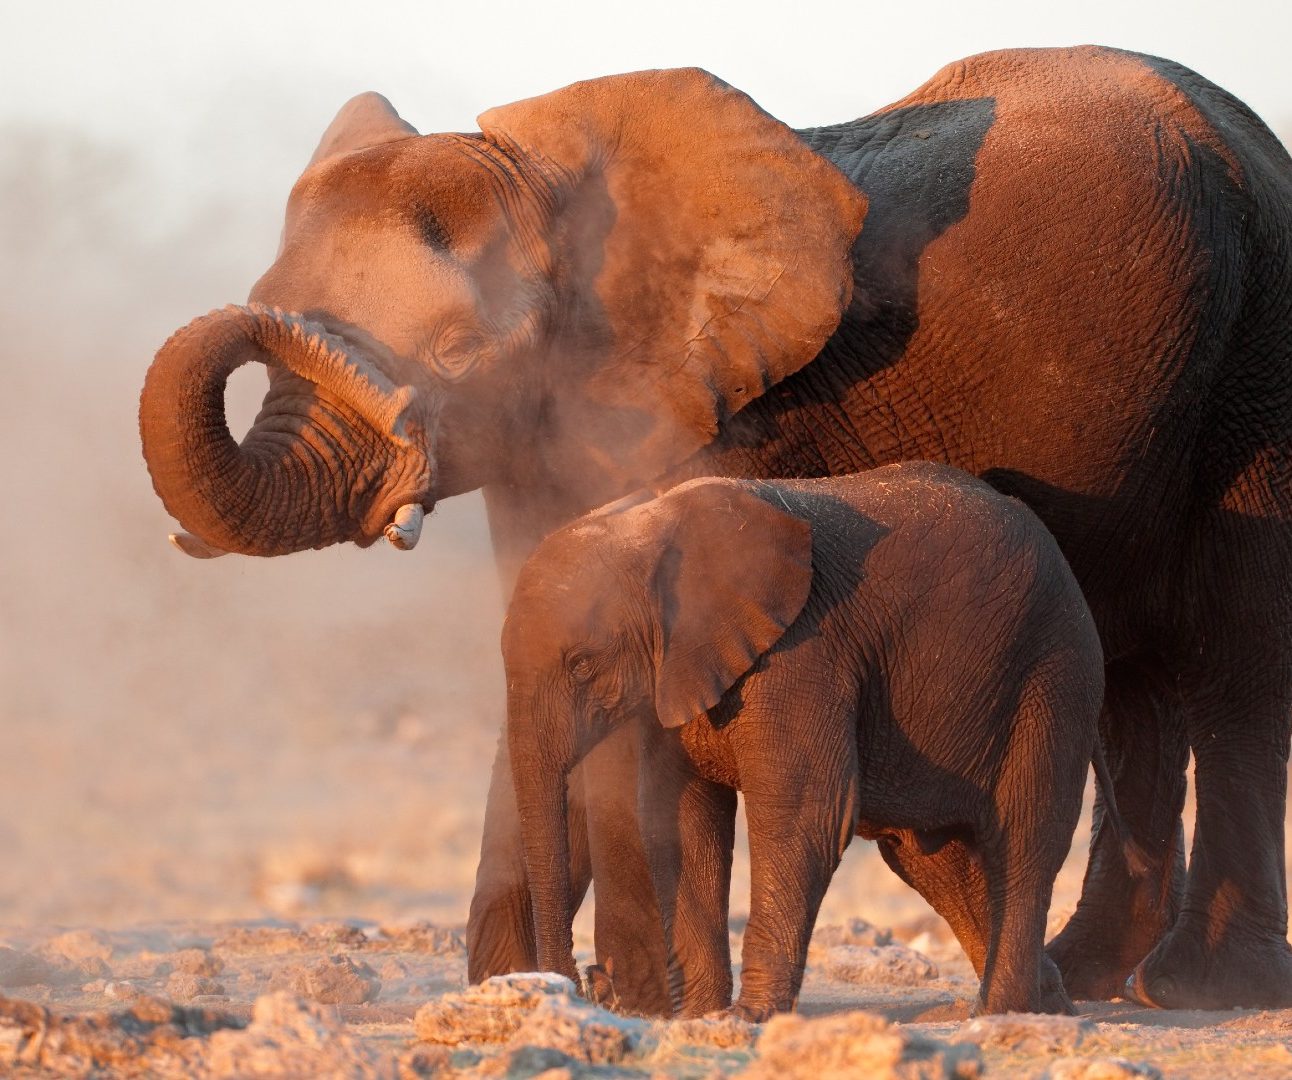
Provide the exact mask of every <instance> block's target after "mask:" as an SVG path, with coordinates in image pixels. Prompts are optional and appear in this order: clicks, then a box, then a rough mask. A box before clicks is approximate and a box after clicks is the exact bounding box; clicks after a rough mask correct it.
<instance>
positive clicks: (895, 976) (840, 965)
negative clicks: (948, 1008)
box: [816, 945, 938, 986]
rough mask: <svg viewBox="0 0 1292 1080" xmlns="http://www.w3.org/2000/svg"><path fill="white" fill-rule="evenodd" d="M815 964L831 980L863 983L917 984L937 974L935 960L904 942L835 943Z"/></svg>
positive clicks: (874, 984)
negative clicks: (884, 943) (890, 943)
mask: <svg viewBox="0 0 1292 1080" xmlns="http://www.w3.org/2000/svg"><path fill="white" fill-rule="evenodd" d="M816 966H817V967H818V968H819V969H820V970H821V971H822V972H823V973H824V974H826V975H828V976H829V977H830V978H832V979H838V980H839V981H840V982H850V983H859V984H861V985H864V986H917V985H919V984H920V983H924V982H928V980H929V979H936V978H937V977H938V968H937V965H936V964H934V963H933V961H932V960H930V959H929V958H928V957H927V956H924V955H923V954H922V953H917V952H915V951H914V950H913V949H908V948H906V947H905V946H903V945H870V946H866V945H836V946H834V947H833V948H829V949H826V950H825V951H824V952H823V953H822V954H821V955H820V957H819V958H818V959H817V962H816Z"/></svg>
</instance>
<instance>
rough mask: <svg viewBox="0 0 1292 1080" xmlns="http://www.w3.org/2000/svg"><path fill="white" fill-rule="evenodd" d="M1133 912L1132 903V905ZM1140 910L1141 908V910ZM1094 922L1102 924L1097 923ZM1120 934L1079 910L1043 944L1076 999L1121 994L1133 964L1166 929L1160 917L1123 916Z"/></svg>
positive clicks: (1101, 999) (1100, 998) (1117, 995)
mask: <svg viewBox="0 0 1292 1080" xmlns="http://www.w3.org/2000/svg"><path fill="white" fill-rule="evenodd" d="M1131 910H1132V912H1134V910H1135V908H1134V906H1131ZM1141 910H1142V909H1141ZM1096 921H1099V922H1102V923H1103V925H1099V926H1096V925H1095V923H1096ZM1119 925H1120V933H1119V932H1116V931H1113V930H1110V928H1109V925H1108V922H1107V921H1106V920H1095V919H1092V918H1090V917H1089V916H1088V915H1087V914H1086V912H1084V911H1081V910H1078V911H1077V913H1076V914H1075V915H1073V916H1072V918H1071V919H1069V920H1068V924H1067V926H1065V927H1064V928H1063V929H1062V930H1061V931H1060V932H1059V933H1058V934H1057V935H1056V936H1055V938H1054V939H1053V940H1052V941H1051V942H1050V943H1049V944H1048V945H1047V946H1046V947H1045V951H1046V954H1047V955H1048V957H1049V959H1050V960H1052V961H1053V962H1054V964H1055V966H1057V968H1058V971H1059V975H1060V976H1061V977H1062V982H1063V986H1064V989H1066V990H1067V992H1068V994H1069V995H1070V996H1071V997H1072V998H1073V999H1074V1000H1076V1001H1112V1000H1113V999H1114V998H1118V997H1121V996H1122V995H1123V992H1124V988H1125V986H1126V979H1127V978H1128V977H1129V975H1130V973H1131V971H1132V970H1134V968H1135V965H1136V964H1137V963H1139V961H1140V960H1142V959H1143V958H1144V957H1145V956H1146V955H1147V954H1148V953H1149V951H1150V950H1151V949H1152V948H1153V946H1154V945H1155V944H1156V943H1157V942H1158V941H1159V939H1160V938H1161V936H1162V934H1163V933H1164V932H1165V930H1166V925H1165V924H1164V920H1163V919H1161V917H1157V918H1145V917H1141V918H1139V919H1135V918H1133V917H1124V918H1123V919H1122V920H1121V921H1120V924H1119Z"/></svg>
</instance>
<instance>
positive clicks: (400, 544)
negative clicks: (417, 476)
mask: <svg viewBox="0 0 1292 1080" xmlns="http://www.w3.org/2000/svg"><path fill="white" fill-rule="evenodd" d="M425 517H426V511H425V510H423V509H422V507H421V504H419V503H405V504H404V505H403V506H401V507H400V508H399V511H398V513H396V514H395V520H394V521H392V522H391V523H390V524H389V525H387V526H386V539H387V540H389V541H390V542H391V543H392V544H394V545H395V547H397V548H399V550H400V551H412V550H413V548H415V547H416V546H417V541H418V540H419V539H421V536H422V521H423V520H424V519H425Z"/></svg>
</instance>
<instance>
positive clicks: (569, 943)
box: [507, 711, 579, 984]
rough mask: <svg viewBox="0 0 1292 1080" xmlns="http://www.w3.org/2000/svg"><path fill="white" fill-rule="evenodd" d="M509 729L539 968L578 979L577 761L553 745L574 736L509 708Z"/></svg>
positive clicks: (564, 744)
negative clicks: (572, 793) (549, 731)
mask: <svg viewBox="0 0 1292 1080" xmlns="http://www.w3.org/2000/svg"><path fill="white" fill-rule="evenodd" d="M507 731H508V736H507V737H508V740H509V748H510V751H511V761H512V777H513V781H514V783H515V785H516V805H517V809H518V810H519V812H520V827H521V838H522V841H523V843H524V847H525V870H526V874H527V876H528V878H529V889H530V895H531V897H532V899H533V905H534V912H533V914H534V941H535V945H536V947H537V955H538V967H539V970H540V971H555V972H557V973H558V974H561V975H565V976H566V977H567V978H569V979H572V980H573V981H574V982H575V983H576V984H577V983H578V981H579V976H578V968H577V967H576V966H575V963H574V938H573V924H574V895H573V892H574V890H573V886H572V884H571V880H570V843H569V808H568V803H567V796H566V783H567V778H568V776H569V772H570V769H571V767H572V765H573V760H572V755H571V754H567V753H562V752H561V751H559V750H556V749H555V747H565V746H568V745H569V743H570V741H571V740H570V739H569V738H568V737H567V738H557V739H555V740H548V739H547V738H545V737H544V734H543V733H541V732H539V731H538V730H537V725H536V724H535V723H534V721H533V718H532V716H530V715H517V714H516V713H514V712H510V711H509V716H508V721H507ZM568 734H569V733H567V735H568Z"/></svg>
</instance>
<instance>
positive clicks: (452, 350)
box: [431, 328, 487, 380]
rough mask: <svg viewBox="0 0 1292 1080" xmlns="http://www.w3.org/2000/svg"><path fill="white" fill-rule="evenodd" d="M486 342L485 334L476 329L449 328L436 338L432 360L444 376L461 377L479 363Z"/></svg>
mask: <svg viewBox="0 0 1292 1080" xmlns="http://www.w3.org/2000/svg"><path fill="white" fill-rule="evenodd" d="M486 344H487V342H486V341H485V338H484V336H483V335H482V334H480V333H479V332H478V331H476V330H472V329H469V328H463V329H458V330H449V331H446V332H445V333H442V334H440V335H439V336H438V337H437V338H436V339H435V344H434V345H433V346H432V349H431V361H432V363H433V364H434V366H435V368H436V370H437V371H438V372H439V374H440V375H441V376H442V377H443V378H445V379H449V380H454V379H460V378H462V377H463V376H464V375H466V374H468V373H469V372H470V371H471V370H472V369H473V368H474V367H475V366H476V364H477V363H479V361H480V356H481V353H483V352H484V349H485V346H486Z"/></svg>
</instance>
